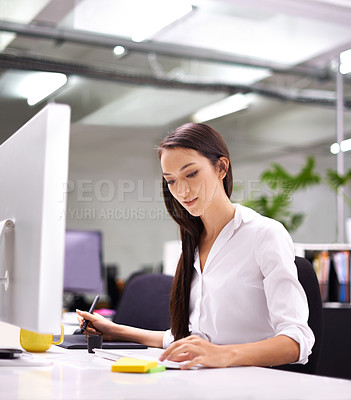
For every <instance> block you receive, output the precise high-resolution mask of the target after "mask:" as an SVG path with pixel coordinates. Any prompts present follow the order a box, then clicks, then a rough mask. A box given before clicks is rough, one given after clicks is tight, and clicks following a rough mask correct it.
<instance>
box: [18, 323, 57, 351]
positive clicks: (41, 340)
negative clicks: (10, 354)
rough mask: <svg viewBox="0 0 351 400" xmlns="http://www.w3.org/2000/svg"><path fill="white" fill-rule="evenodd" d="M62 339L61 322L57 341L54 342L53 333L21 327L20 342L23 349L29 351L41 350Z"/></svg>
mask: <svg viewBox="0 0 351 400" xmlns="http://www.w3.org/2000/svg"><path fill="white" fill-rule="evenodd" d="M63 339H64V328H63V325H62V324H61V335H60V339H59V340H58V341H57V342H54V341H53V340H54V335H53V334H50V333H49V334H44V333H37V332H32V331H27V330H26V329H21V333H20V343H21V346H22V347H23V348H24V350H27V351H30V352H43V351H46V350H48V349H50V347H51V345H52V344H60V343H62V342H63Z"/></svg>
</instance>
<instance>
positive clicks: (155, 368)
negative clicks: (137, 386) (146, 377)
mask: <svg viewBox="0 0 351 400" xmlns="http://www.w3.org/2000/svg"><path fill="white" fill-rule="evenodd" d="M162 371H166V367H165V366H164V365H158V366H157V367H154V368H150V369H149V370H148V371H146V373H147V374H153V373H154V372H162Z"/></svg>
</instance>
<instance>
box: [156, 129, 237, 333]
mask: <svg viewBox="0 0 351 400" xmlns="http://www.w3.org/2000/svg"><path fill="white" fill-rule="evenodd" d="M175 148H184V149H191V150H196V151H197V152H198V153H200V154H201V155H203V156H204V157H206V158H207V159H208V160H210V162H211V164H212V165H213V166H214V167H217V166H221V165H219V163H220V160H219V159H220V157H226V158H227V159H228V160H229V166H228V169H227V170H226V175H225V177H224V179H223V185H224V190H225V193H226V194H227V196H228V198H230V196H231V193H232V189H233V175H232V167H231V164H230V157H229V151H228V147H227V145H226V143H225V141H224V139H223V138H222V136H221V135H220V134H219V133H218V132H217V131H215V130H214V129H212V128H211V127H209V126H208V125H205V124H195V123H188V124H185V125H182V126H180V127H179V128H177V129H176V130H175V131H173V132H172V133H170V134H169V135H168V136H166V137H165V138H164V139H163V140H162V142H161V143H160V145H159V147H158V149H157V150H158V155H159V158H161V156H162V152H163V150H166V149H167V150H168V149H175ZM162 185H163V198H164V201H165V204H166V208H167V210H168V212H169V214H170V215H171V217H172V218H173V219H174V220H175V221H176V222H177V224H178V225H179V227H180V238H181V241H182V254H181V256H180V259H179V261H178V266H177V270H176V273H175V276H174V280H173V286H172V292H171V300H170V313H171V331H172V334H173V336H174V338H175V340H178V339H181V338H183V337H186V336H188V335H189V333H190V332H189V302H190V288H191V281H192V277H193V271H194V268H193V265H194V255H195V250H196V247H197V246H198V243H199V241H200V236H201V233H202V231H203V228H204V226H203V223H202V221H201V218H200V217H194V216H192V215H191V214H190V213H189V212H188V211H187V210H186V209H185V208H184V207H183V206H182V205H181V204H180V203H179V202H178V201H177V200H176V199H175V198H174V197H173V195H172V194H171V192H170V191H169V189H168V185H167V182H166V180H165V179H163V183H162Z"/></svg>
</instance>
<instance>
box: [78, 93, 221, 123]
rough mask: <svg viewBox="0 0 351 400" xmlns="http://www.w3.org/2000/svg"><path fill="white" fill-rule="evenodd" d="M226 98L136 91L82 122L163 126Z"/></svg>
mask: <svg viewBox="0 0 351 400" xmlns="http://www.w3.org/2000/svg"><path fill="white" fill-rule="evenodd" d="M224 97H226V94H224V93H207V92H193V91H187V90H171V89H156V88H146V87H144V88H143V87H140V88H134V89H131V90H130V91H129V93H127V94H125V95H123V96H120V97H118V98H117V99H116V100H115V101H112V102H110V103H109V104H106V105H105V106H103V107H101V108H100V109H98V110H97V111H95V112H92V113H91V114H90V115H88V116H87V117H85V118H84V119H82V120H80V121H79V123H83V124H88V125H105V126H164V125H167V124H169V123H171V122H172V121H175V120H179V119H181V118H187V117H188V116H189V115H190V114H192V113H194V112H195V111H197V110H198V109H199V108H201V107H203V106H205V105H207V104H211V103H213V102H215V101H217V100H220V99H222V98H224ZM165 99H166V100H165Z"/></svg>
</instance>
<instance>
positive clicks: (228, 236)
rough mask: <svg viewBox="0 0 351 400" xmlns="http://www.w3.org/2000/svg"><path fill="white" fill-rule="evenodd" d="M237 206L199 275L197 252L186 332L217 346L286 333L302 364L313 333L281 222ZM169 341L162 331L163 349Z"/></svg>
mask: <svg viewBox="0 0 351 400" xmlns="http://www.w3.org/2000/svg"><path fill="white" fill-rule="evenodd" d="M235 206H236V212H235V216H234V218H233V219H232V220H231V221H229V222H228V224H227V225H226V226H225V227H224V228H223V229H222V231H221V232H220V234H219V235H218V237H217V239H216V241H215V242H214V244H213V246H212V248H211V250H210V253H209V254H208V257H207V260H206V264H205V266H204V269H203V272H202V273H201V269H200V260H199V254H198V251H196V253H195V262H194V268H195V272H194V276H193V281H192V284H191V294H190V316H189V331H190V332H191V334H195V335H198V336H201V337H203V338H206V339H207V340H209V341H210V342H212V343H216V344H239V343H249V342H256V341H260V340H263V339H268V338H271V337H274V336H277V335H286V336H289V337H291V338H292V339H294V340H295V341H296V342H298V343H299V344H300V358H299V360H298V363H301V364H305V363H307V361H308V356H309V354H311V349H312V347H313V344H314V335H313V332H312V330H311V329H310V328H309V326H308V324H307V320H308V304H307V299H306V294H305V291H304V290H303V288H302V286H301V284H300V283H299V281H298V279H297V269H296V266H295V263H294V249H293V243H292V240H291V237H290V235H289V234H288V232H287V231H286V230H285V228H284V227H283V225H282V224H281V223H279V222H277V221H275V220H273V219H270V218H267V217H263V216H261V215H260V214H258V213H256V212H255V211H253V210H251V209H250V208H247V207H244V206H242V205H239V204H235ZM173 340H174V338H173V336H172V334H171V332H170V330H168V331H166V332H165V334H164V337H163V347H164V348H166V347H168V346H169V345H170V344H171V343H172V341H173Z"/></svg>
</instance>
